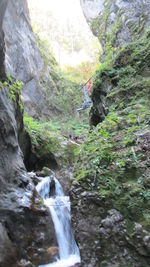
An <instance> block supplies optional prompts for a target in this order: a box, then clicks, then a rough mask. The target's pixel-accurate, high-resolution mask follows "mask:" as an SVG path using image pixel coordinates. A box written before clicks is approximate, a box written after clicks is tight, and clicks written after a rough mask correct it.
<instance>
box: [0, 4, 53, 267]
mask: <svg viewBox="0 0 150 267" xmlns="http://www.w3.org/2000/svg"><path fill="white" fill-rule="evenodd" d="M42 66H43V65H42V60H41V58H40V56H39V54H38V51H37V50H36V45H35V41H34V37H33V34H32V31H31V28H30V25H29V17H28V11H27V4H26V1H16V0H15V1H6V0H5V1H3V0H1V1H0V79H1V80H5V79H6V72H7V73H8V72H9V73H10V74H11V75H12V76H13V77H14V78H17V79H22V80H23V81H24V82H25V83H26V86H27V84H28V82H29V80H34V81H36V80H37V78H36V75H37V74H38V72H37V71H40V70H41V69H42ZM37 84H38V83H37ZM8 87H9V86H8V85H7V84H2V83H0V266H1V267H6V266H12V267H17V266H25V263H27V262H30V264H29V265H28V266H37V265H39V264H44V263H46V261H47V263H48V262H49V256H48V255H47V254H46V253H45V251H47V249H48V248H49V247H50V246H56V245H57V244H56V241H55V234H54V229H53V224H52V222H51V220H50V217H49V213H48V211H47V210H46V208H45V207H44V206H43V204H42V202H41V200H40V198H39V196H38V195H37V192H36V191H35V187H34V185H33V183H32V181H31V179H30V177H29V176H28V174H27V172H26V169H25V167H24V163H23V155H22V152H21V149H20V147H19V143H18V139H20V138H21V135H22V129H23V118H22V112H21V111H20V107H19V104H18V103H17V102H18V100H19V99H18V98H17V97H16V99H15V102H14V101H12V100H11V96H10V94H9V92H8V90H9V88H8ZM30 89H32V88H30ZM28 93H29V91H28ZM32 93H33V92H32ZM34 97H35V96H34ZM41 98H42V95H41ZM42 103H43V102H42ZM28 108H29V106H28ZM28 108H27V109H28ZM40 108H41V107H40ZM35 109H36V107H35ZM39 111H40V109H39ZM20 260H21V261H20ZM19 262H20V263H19ZM31 262H32V263H33V265H32V264H31ZM23 264H24V265H23ZM26 266H27V265H26Z"/></svg>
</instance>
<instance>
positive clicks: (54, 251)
mask: <svg viewBox="0 0 150 267" xmlns="http://www.w3.org/2000/svg"><path fill="white" fill-rule="evenodd" d="M47 253H48V254H49V255H50V256H51V257H54V256H55V257H56V256H58V255H59V249H58V247H50V248H48V249H47Z"/></svg>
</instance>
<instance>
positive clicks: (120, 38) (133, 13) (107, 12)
mask: <svg viewBox="0 0 150 267" xmlns="http://www.w3.org/2000/svg"><path fill="white" fill-rule="evenodd" d="M81 5H82V8H83V11H84V14H85V16H86V18H87V20H88V22H89V23H90V25H91V29H92V30H93V32H94V34H95V35H97V36H98V38H99V40H100V42H101V44H102V45H103V48H104V50H105V48H106V46H107V44H109V45H110V44H111V45H112V46H113V47H115V48H118V47H121V46H122V45H123V44H125V43H129V42H131V41H133V40H134V39H135V38H138V37H139V36H141V35H142V34H143V32H144V30H145V29H146V28H148V27H149V26H150V13H149V11H150V3H149V1H148V0H136V1H135V0H131V1H128V0H106V1H104V0H92V1H91V0H81Z"/></svg>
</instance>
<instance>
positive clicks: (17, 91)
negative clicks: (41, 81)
mask: <svg viewBox="0 0 150 267" xmlns="http://www.w3.org/2000/svg"><path fill="white" fill-rule="evenodd" d="M0 86H2V87H4V88H5V89H6V90H7V91H8V96H9V98H10V99H11V100H12V101H13V102H14V104H16V103H18V104H19V106H20V110H23V108H24V106H23V103H22V102H21V100H20V95H21V89H22V86H23V83H22V82H20V81H18V80H13V78H12V77H11V76H10V75H8V81H5V82H3V83H2V82H0Z"/></svg>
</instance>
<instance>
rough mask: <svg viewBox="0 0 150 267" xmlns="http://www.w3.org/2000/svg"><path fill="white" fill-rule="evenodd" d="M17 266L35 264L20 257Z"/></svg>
mask: <svg viewBox="0 0 150 267" xmlns="http://www.w3.org/2000/svg"><path fill="white" fill-rule="evenodd" d="M18 267H35V265H33V264H32V263H31V262H30V261H26V260H24V259H22V260H21V261H20V262H19V263H18Z"/></svg>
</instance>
